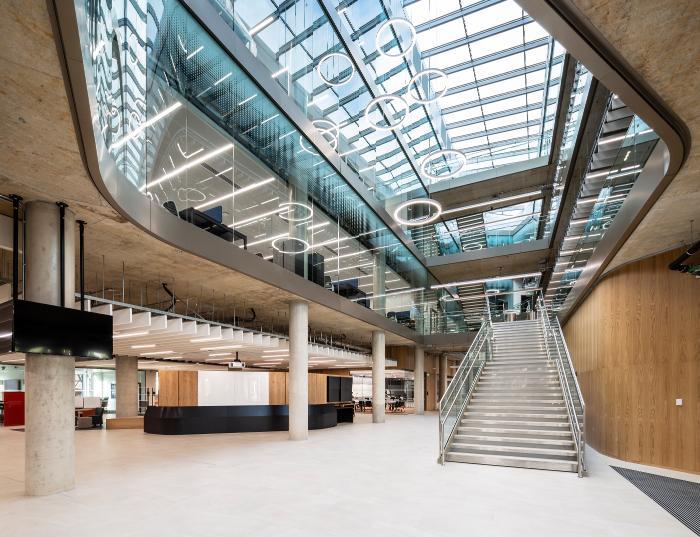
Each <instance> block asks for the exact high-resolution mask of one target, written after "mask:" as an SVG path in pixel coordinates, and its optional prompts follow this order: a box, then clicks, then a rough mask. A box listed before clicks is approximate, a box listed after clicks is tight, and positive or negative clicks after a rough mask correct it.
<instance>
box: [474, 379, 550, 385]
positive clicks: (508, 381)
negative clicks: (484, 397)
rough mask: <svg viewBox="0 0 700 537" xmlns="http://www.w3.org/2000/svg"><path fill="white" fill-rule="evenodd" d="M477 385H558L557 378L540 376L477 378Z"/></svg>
mask: <svg viewBox="0 0 700 537" xmlns="http://www.w3.org/2000/svg"><path fill="white" fill-rule="evenodd" d="M479 386H506V387H508V386H557V387H560V386H559V379H558V378H557V377H553V378H551V379H542V378H537V377H535V378H523V377H513V378H503V377H497V378H483V377H482V378H481V380H479Z"/></svg>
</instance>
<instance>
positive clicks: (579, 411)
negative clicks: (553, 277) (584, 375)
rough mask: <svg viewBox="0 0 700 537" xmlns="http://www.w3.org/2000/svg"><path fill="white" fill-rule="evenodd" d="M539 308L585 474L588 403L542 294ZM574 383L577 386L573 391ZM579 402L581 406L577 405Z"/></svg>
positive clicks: (559, 326) (548, 352) (581, 473)
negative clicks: (584, 399)
mask: <svg viewBox="0 0 700 537" xmlns="http://www.w3.org/2000/svg"><path fill="white" fill-rule="evenodd" d="M537 310H538V314H539V315H538V316H539V321H540V324H541V326H542V333H543V334H544V344H545V350H546V352H547V358H548V359H549V360H552V361H554V363H555V364H556V366H557V373H558V375H559V383H560V384H561V387H562V391H563V393H564V403H565V404H566V412H567V414H568V416H569V423H570V425H571V433H572V435H573V438H574V444H575V448H576V460H577V462H578V475H579V477H583V475H584V472H585V471H586V460H585V447H586V439H585V430H586V404H585V402H584V401H583V394H582V393H581V387H580V385H579V382H578V378H577V377H576V372H575V370H574V366H573V363H572V361H571V355H570V354H569V349H568V348H567V346H566V341H565V340H564V334H563V332H562V330H561V325H560V324H559V319H557V318H556V317H555V319H554V321H552V319H550V316H549V314H548V311H547V305H546V303H545V301H544V298H543V297H542V296H541V295H540V296H539V297H538V299H537ZM572 384H573V387H574V389H573V390H572ZM576 402H578V405H577V404H576Z"/></svg>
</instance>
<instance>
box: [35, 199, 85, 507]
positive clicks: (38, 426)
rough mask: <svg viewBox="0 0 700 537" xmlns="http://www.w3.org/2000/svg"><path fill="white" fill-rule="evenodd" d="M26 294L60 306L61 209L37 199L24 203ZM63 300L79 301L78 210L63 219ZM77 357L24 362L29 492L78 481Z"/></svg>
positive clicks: (67, 487) (43, 491) (61, 487)
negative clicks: (76, 293)
mask: <svg viewBox="0 0 700 537" xmlns="http://www.w3.org/2000/svg"><path fill="white" fill-rule="evenodd" d="M25 219H26V234H27V236H26V262H27V269H26V282H25V298H26V299H27V300H31V301H33V302H41V303H43V304H52V305H55V306H58V305H60V303H61V297H60V288H61V281H60V244H59V226H60V218H59V208H58V206H57V205H56V204H55V203H48V202H41V201H35V202H30V203H27V204H26V206H25ZM64 230H65V235H64V273H65V280H64V289H65V294H64V297H65V305H66V307H69V308H72V307H73V306H74V304H75V296H74V293H75V214H74V213H73V212H72V211H70V210H69V209H66V211H65V220H64ZM74 383H75V360H74V358H72V357H66V356H51V355H42V354H27V356H26V361H25V391H26V393H25V397H26V407H25V464H24V486H25V492H26V493H27V494H28V495H30V496H41V495H45V494H53V493H55V492H61V491H65V490H70V489H72V488H73V487H74V486H75V414H74V410H73V409H74V407H75V404H74V402H75V398H74Z"/></svg>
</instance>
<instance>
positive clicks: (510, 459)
mask: <svg viewBox="0 0 700 537" xmlns="http://www.w3.org/2000/svg"><path fill="white" fill-rule="evenodd" d="M445 460H446V461H449V462H471V463H476V464H489V465H492V466H515V467H520V468H532V469H539V470H560V471H566V472H575V471H576V467H577V463H576V462H575V461H562V460H558V459H543V458H534V457H517V456H512V455H484V454H475V453H450V452H448V453H446V455H445Z"/></svg>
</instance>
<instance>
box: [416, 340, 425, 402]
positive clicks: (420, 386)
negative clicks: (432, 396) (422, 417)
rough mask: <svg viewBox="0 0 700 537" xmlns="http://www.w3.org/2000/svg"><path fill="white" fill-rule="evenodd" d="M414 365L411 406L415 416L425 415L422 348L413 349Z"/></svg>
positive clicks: (423, 352) (423, 356) (423, 357)
mask: <svg viewBox="0 0 700 537" xmlns="http://www.w3.org/2000/svg"><path fill="white" fill-rule="evenodd" d="M414 352H415V365H414V368H413V376H414V380H413V404H414V406H415V409H416V414H424V413H425V351H424V350H423V347H416V348H415V351H414Z"/></svg>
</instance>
